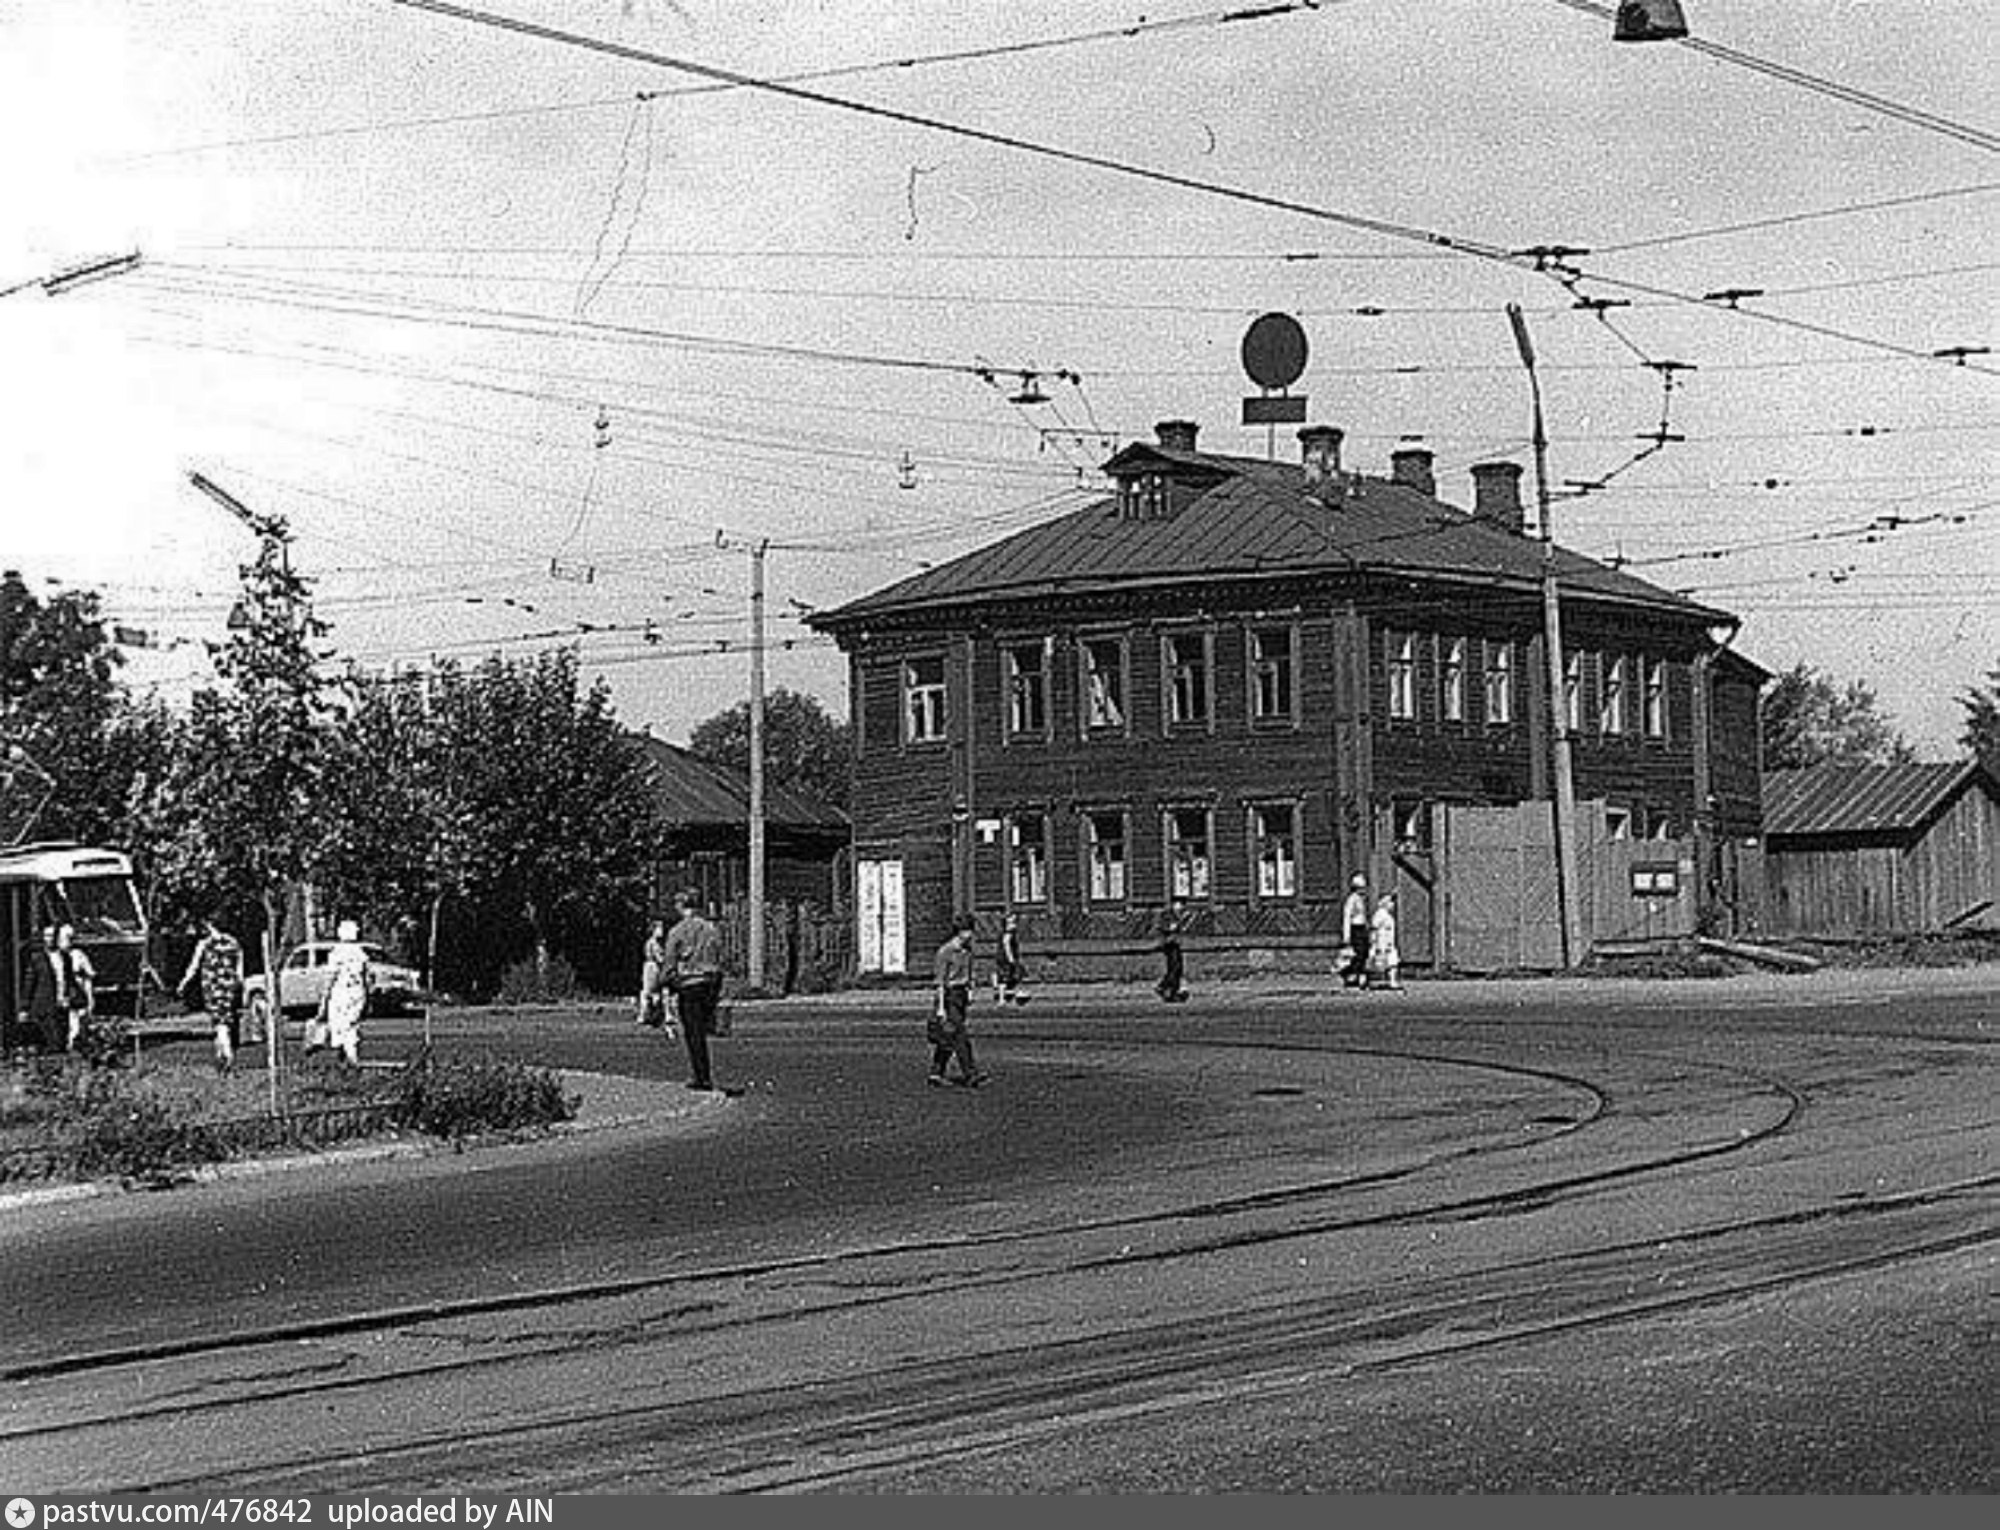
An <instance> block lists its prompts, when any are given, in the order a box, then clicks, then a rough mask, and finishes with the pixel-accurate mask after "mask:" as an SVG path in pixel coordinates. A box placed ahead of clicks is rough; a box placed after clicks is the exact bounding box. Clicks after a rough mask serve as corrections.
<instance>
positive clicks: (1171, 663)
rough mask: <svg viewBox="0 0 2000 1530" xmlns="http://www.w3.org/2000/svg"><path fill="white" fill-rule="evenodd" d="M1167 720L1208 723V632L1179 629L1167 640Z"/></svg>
mask: <svg viewBox="0 0 2000 1530" xmlns="http://www.w3.org/2000/svg"><path fill="white" fill-rule="evenodd" d="M1164 658H1165V661H1166V665H1165V667H1166V684H1167V721H1168V722H1169V723H1172V724H1176V725H1182V724H1196V723H1200V724H1206V723H1207V722H1208V634H1207V633H1205V632H1176V633H1173V634H1170V635H1169V636H1168V637H1167V639H1166V643H1165V652H1164Z"/></svg>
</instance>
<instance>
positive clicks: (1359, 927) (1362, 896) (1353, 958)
mask: <svg viewBox="0 0 2000 1530" xmlns="http://www.w3.org/2000/svg"><path fill="white" fill-rule="evenodd" d="M1340 922H1341V923H1342V924H1343V925H1345V926H1346V927H1347V961H1346V964H1345V965H1344V966H1343V967H1342V968H1341V969H1340V981H1341V983H1342V985H1343V986H1345V987H1348V988H1366V987H1367V986H1368V937H1369V929H1368V878H1366V877H1364V876H1363V875H1362V874H1361V873H1360V872H1358V871H1357V872H1355V873H1354V876H1353V877H1352V878H1351V879H1350V880H1349V882H1348V884H1347V902H1346V904H1345V905H1343V907H1342V908H1341V911H1340Z"/></svg>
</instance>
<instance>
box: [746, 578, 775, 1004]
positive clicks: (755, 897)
mask: <svg viewBox="0 0 2000 1530" xmlns="http://www.w3.org/2000/svg"><path fill="white" fill-rule="evenodd" d="M770 545H771V544H770V543H769V542H768V541H760V542H759V543H757V545H756V546H755V547H753V548H752V549H751V551H750V929H749V963H750V973H749V977H750V991H751V992H752V993H762V992H763V990H764V553H765V550H766V549H767V548H769V547H770Z"/></svg>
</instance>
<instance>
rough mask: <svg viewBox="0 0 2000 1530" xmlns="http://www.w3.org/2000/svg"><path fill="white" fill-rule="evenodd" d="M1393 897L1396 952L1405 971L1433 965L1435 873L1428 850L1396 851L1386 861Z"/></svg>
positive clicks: (1434, 859)
mask: <svg viewBox="0 0 2000 1530" xmlns="http://www.w3.org/2000/svg"><path fill="white" fill-rule="evenodd" d="M1390 869H1391V870H1392V871H1393V872H1394V874H1395V875H1394V877H1393V880H1392V882H1391V886H1392V888H1393V890H1394V892H1395V894H1396V952H1397V954H1398V955H1399V956H1401V957H1402V959H1403V965H1404V966H1406V967H1432V966H1435V965H1437V957H1438V952H1437V924H1438V869H1437V857H1436V856H1435V855H1433V854H1432V853H1431V852H1430V851H1428V850H1397V851H1395V852H1394V853H1393V855H1392V857H1391V861H1390Z"/></svg>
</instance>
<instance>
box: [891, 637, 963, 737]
mask: <svg viewBox="0 0 2000 1530" xmlns="http://www.w3.org/2000/svg"><path fill="white" fill-rule="evenodd" d="M919 664H935V665H937V667H938V678H937V683H936V684H935V685H933V684H930V683H929V682H924V683H922V684H920V683H919V682H918V681H917V678H916V668H917V666H918V665H919ZM896 681H897V689H898V692H899V695H898V698H897V699H898V701H899V702H900V705H899V706H898V707H897V713H898V715H900V716H901V718H902V720H903V721H902V728H903V747H904V748H906V749H909V748H918V749H928V748H932V747H934V746H937V745H941V744H943V743H945V742H946V741H947V740H948V739H949V738H950V737H951V657H950V655H948V654H943V653H921V654H906V655H904V657H903V660H902V662H901V663H900V664H898V665H897V666H896ZM919 694H922V695H925V696H935V698H936V706H935V707H934V708H927V709H926V711H927V712H930V711H934V712H935V714H936V718H935V726H936V731H935V732H922V733H920V732H918V730H917V727H916V723H917V714H916V711H915V703H916V700H917V697H918V696H919Z"/></svg>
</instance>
